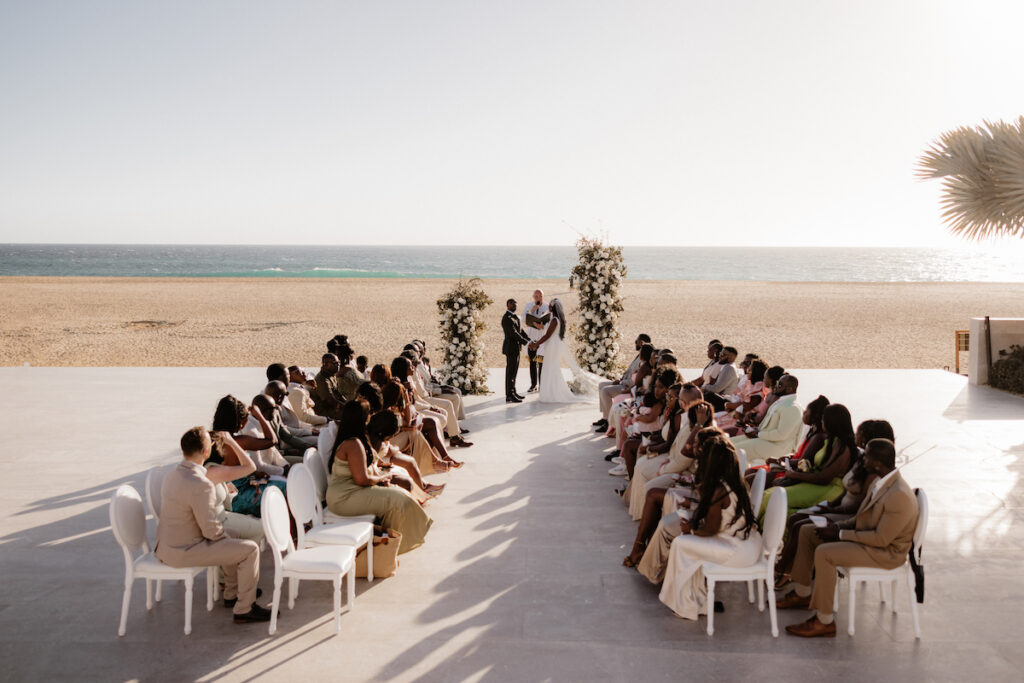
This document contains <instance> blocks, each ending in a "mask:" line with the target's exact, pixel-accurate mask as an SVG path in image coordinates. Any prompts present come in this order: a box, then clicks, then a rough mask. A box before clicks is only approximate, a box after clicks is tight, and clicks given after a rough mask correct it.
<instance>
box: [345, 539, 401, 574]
mask: <svg viewBox="0 0 1024 683" xmlns="http://www.w3.org/2000/svg"><path fill="white" fill-rule="evenodd" d="M372 545H373V578H375V579H386V578H388V577H389V576H394V575H395V573H396V572H397V571H398V549H399V547H401V545H402V534H400V533H398V532H397V531H395V530H394V529H389V528H385V527H382V526H374V528H373V544H372ZM366 552H367V547H366V546H363V547H362V548H360V549H359V552H358V553H356V576H358V577H360V578H363V579H365V578H367V576H366Z"/></svg>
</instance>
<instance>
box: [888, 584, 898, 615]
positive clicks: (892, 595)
mask: <svg viewBox="0 0 1024 683" xmlns="http://www.w3.org/2000/svg"><path fill="white" fill-rule="evenodd" d="M889 598H890V600H889V602H890V603H892V613H893V614H896V579H893V580H892V585H891V586H890V587H889Z"/></svg>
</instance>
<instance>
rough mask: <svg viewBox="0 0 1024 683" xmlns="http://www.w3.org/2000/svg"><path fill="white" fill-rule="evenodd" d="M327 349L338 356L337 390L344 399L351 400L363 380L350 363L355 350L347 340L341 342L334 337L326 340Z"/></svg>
mask: <svg viewBox="0 0 1024 683" xmlns="http://www.w3.org/2000/svg"><path fill="white" fill-rule="evenodd" d="M327 349H328V350H329V351H330V352H331V353H333V354H334V355H335V356H337V358H338V374H337V378H338V384H337V391H338V393H339V394H341V396H342V397H343V398H344V399H345V400H346V401H351V400H352V398H353V397H355V395H356V390H357V389H359V385H360V384H362V383H363V381H364V379H363V376H362V375H361V374H359V372H358V371H357V370H356V369H355V368H354V367H353V365H352V363H353V361H352V359H353V357H354V356H355V352H354V351H353V350H352V347H350V346H349V345H348V342H345V343H341V342H338V341H336V339H332V340H331V341H329V342H327Z"/></svg>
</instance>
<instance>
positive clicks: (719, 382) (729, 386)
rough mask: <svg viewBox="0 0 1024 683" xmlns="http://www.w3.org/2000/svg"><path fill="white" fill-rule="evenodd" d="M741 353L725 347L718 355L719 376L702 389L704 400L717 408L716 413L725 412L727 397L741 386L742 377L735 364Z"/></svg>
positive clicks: (730, 347) (733, 348)
mask: <svg viewBox="0 0 1024 683" xmlns="http://www.w3.org/2000/svg"><path fill="white" fill-rule="evenodd" d="M738 355H739V352H738V351H737V350H736V349H735V347H732V346H725V347H723V348H722V351H721V353H719V354H718V374H717V375H716V376H715V378H714V379H713V380H712V381H711V382H708V383H706V384H705V385H704V386H703V387H701V389H702V390H703V391H704V400H705V401H707V402H708V403H710V404H711V405H713V406H714V407H715V410H716V411H719V410H725V403H726V400H727V399H726V397H727V396H732V395H733V394H734V393H735V392H736V387H738V386H739V383H740V376H739V373H738V372H737V371H736V366H735V365H733V363H734V362H735V361H736V356H738Z"/></svg>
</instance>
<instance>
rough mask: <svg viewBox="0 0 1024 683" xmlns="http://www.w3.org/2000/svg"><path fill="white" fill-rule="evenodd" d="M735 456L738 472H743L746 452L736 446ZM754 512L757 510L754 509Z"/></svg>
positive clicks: (745, 463)
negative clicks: (738, 467) (738, 463)
mask: <svg viewBox="0 0 1024 683" xmlns="http://www.w3.org/2000/svg"><path fill="white" fill-rule="evenodd" d="M736 457H737V458H738V459H739V461H740V473H741V474H742V473H743V472H746V471H747V452H746V451H745V450H743V449H742V448H737V449H736ZM755 512H757V511H756V510H755Z"/></svg>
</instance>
